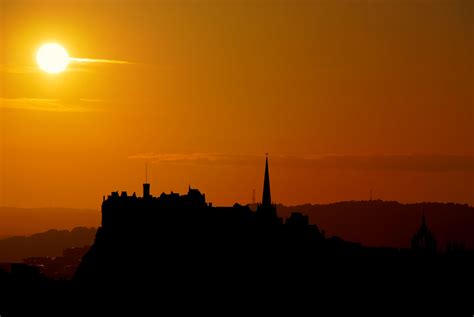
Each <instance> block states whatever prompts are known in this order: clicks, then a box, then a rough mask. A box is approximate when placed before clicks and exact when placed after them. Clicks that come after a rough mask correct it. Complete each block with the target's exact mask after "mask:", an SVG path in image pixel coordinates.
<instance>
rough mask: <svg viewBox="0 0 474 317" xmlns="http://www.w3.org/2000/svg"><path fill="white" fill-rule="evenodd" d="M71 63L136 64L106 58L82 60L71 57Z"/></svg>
mask: <svg viewBox="0 0 474 317" xmlns="http://www.w3.org/2000/svg"><path fill="white" fill-rule="evenodd" d="M69 60H70V61H71V62H77V63H103V64H134V63H132V62H127V61H121V60H117V59H104V58H80V57H70V58H69Z"/></svg>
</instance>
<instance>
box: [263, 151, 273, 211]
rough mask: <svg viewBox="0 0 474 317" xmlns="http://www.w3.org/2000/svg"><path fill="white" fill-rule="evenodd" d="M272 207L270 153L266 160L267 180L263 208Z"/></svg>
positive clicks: (264, 185) (265, 181) (264, 187)
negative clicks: (269, 168) (269, 171)
mask: <svg viewBox="0 0 474 317" xmlns="http://www.w3.org/2000/svg"><path fill="white" fill-rule="evenodd" d="M271 205H272V198H271V195H270V175H269V174H268V153H267V154H266V159H265V179H264V181H263V196H262V206H263V207H270V206H271Z"/></svg>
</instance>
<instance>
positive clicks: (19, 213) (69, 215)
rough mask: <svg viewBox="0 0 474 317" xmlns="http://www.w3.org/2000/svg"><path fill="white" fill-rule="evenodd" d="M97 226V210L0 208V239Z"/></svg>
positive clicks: (98, 214)
mask: <svg viewBox="0 0 474 317" xmlns="http://www.w3.org/2000/svg"><path fill="white" fill-rule="evenodd" d="M99 225H100V212H99V210H98V209H97V210H94V209H79V208H77V209H76V208H61V207H45V208H16V207H0V238H6V237H11V236H25V235H31V234H35V233H38V232H43V231H47V230H50V229H52V228H54V229H58V230H71V229H73V228H75V227H80V226H82V227H98V226H99Z"/></svg>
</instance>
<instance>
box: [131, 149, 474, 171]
mask: <svg viewBox="0 0 474 317" xmlns="http://www.w3.org/2000/svg"><path fill="white" fill-rule="evenodd" d="M129 158H130V159H142V160H148V161H151V162H152V163H155V164H188V165H214V166H219V165H232V166H242V165H258V164H262V160H263V155H256V154H225V153H191V154H182V153H160V154H157V153H143V154H137V155H132V156H129ZM271 162H272V165H274V166H283V167H289V168H310V169H319V170H328V169H338V170H358V171H412V172H450V171H473V172H474V156H472V155H440V154H429V155H420V154H390V155H332V154H327V155H281V154H277V155H271Z"/></svg>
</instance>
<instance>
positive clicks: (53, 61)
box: [36, 43, 69, 74]
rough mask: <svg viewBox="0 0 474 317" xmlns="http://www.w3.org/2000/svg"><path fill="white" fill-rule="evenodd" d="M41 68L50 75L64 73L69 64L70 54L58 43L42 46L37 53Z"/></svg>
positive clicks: (37, 60)
mask: <svg viewBox="0 0 474 317" xmlns="http://www.w3.org/2000/svg"><path fill="white" fill-rule="evenodd" d="M36 62H37V63H38V66H39V68H41V69H42V70H44V71H45V72H47V73H50V74H57V73H60V72H62V71H64V70H65V69H66V67H67V65H68V64H69V54H68V53H67V51H66V50H65V49H64V47H62V46H61V45H59V44H57V43H47V44H44V45H42V46H41V47H40V48H39V50H38V52H37V53H36Z"/></svg>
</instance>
